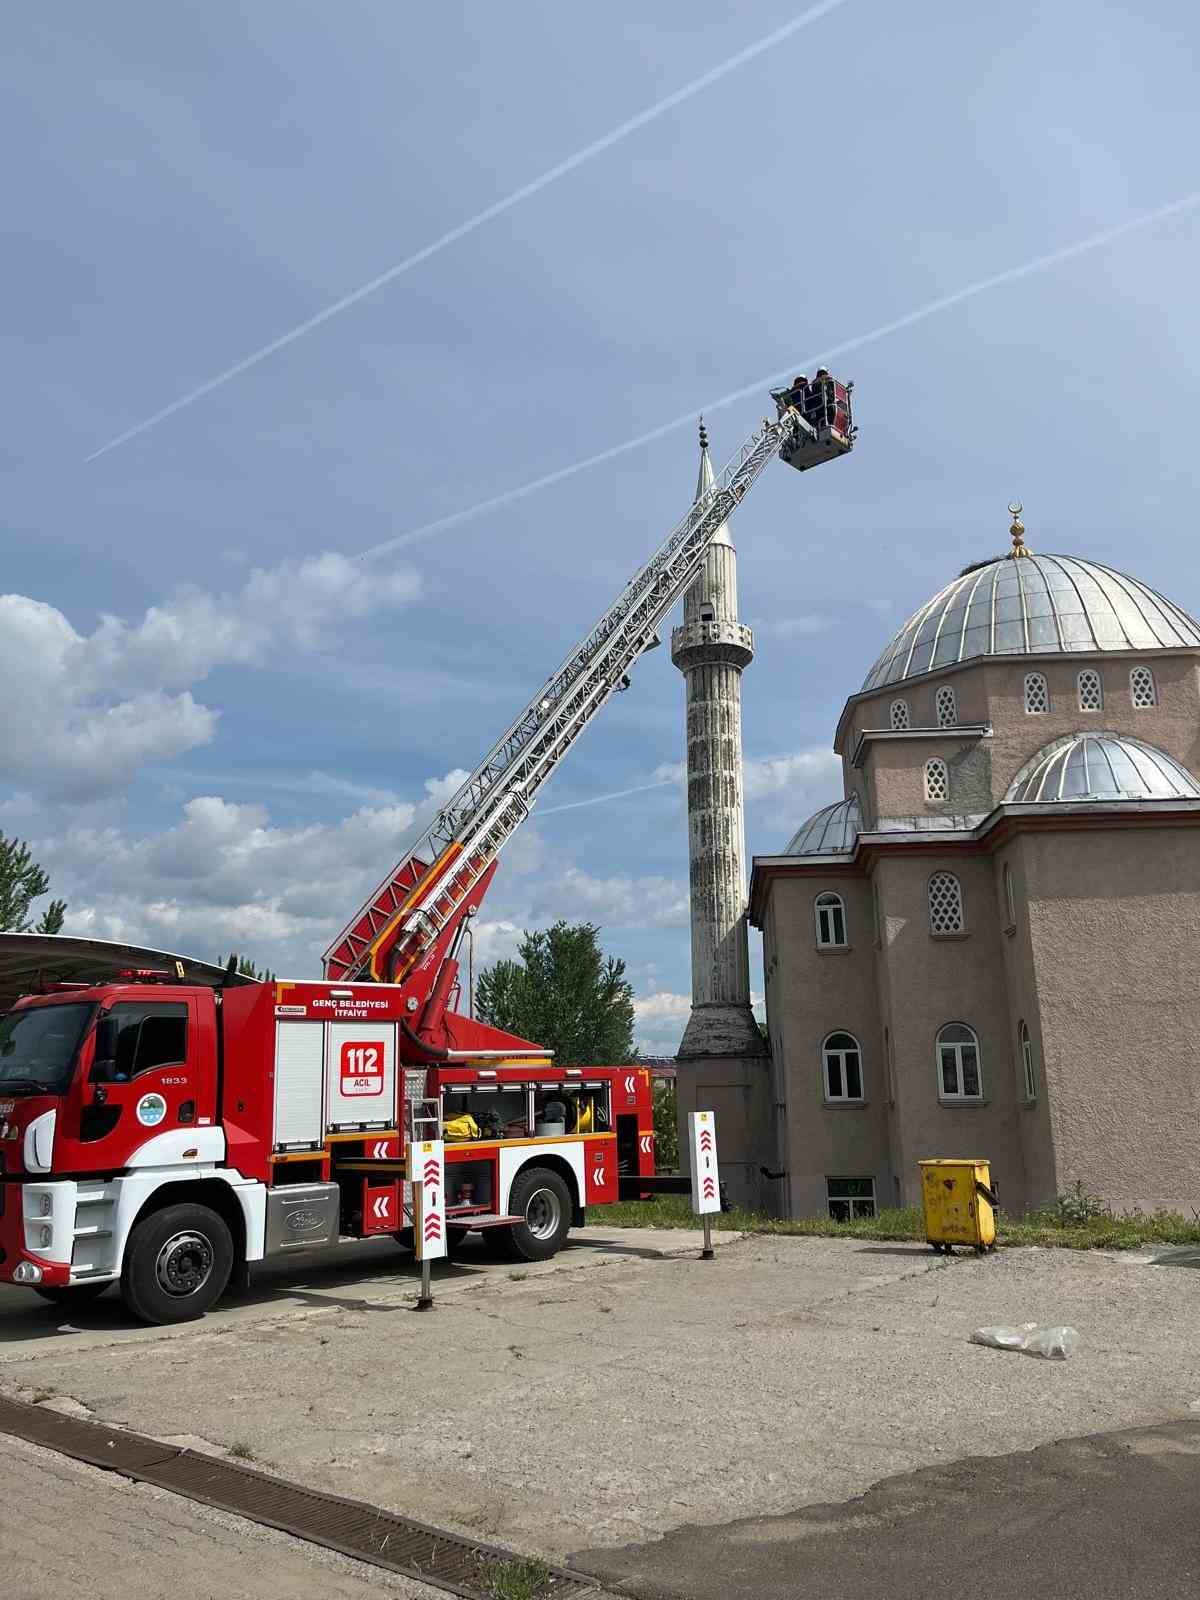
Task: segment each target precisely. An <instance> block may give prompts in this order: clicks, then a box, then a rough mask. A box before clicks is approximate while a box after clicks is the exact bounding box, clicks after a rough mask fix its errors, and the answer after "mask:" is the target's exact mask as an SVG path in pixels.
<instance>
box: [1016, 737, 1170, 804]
mask: <svg viewBox="0 0 1200 1600" xmlns="http://www.w3.org/2000/svg"><path fill="white" fill-rule="evenodd" d="M1004 798H1005V800H1008V801H1013V802H1025V803H1028V804H1039V803H1040V804H1044V803H1045V802H1047V801H1072V800H1077V801H1078V800H1200V784H1198V783H1197V782H1196V780H1195V778H1193V777H1192V775H1191V773H1190V772H1188V771H1187V769H1186V768H1185V767H1181V766H1180V764H1179V762H1178V761H1176V760H1175V759H1174V757H1173V756H1169V755H1167V754H1166V753H1165V751H1162V750H1156V749H1154V747H1153V746H1152V745H1148V744H1143V743H1142V741H1141V740H1140V739H1130V738H1128V737H1127V736H1126V735H1124V734H1116V733H1074V734H1070V735H1069V736H1068V737H1067V738H1065V739H1056V740H1055V742H1054V743H1053V744H1049V745H1047V746H1046V748H1045V749H1044V750H1040V751H1039V752H1038V754H1037V755H1036V756H1034V758H1033V760H1032V761H1031V762H1029V763H1028V764H1027V766H1026V767H1025V768H1024V769H1023V770H1022V771H1021V772H1019V773H1018V774H1017V777H1016V780H1015V781H1014V783H1013V785H1012V787H1011V788H1010V789H1009V791H1008V793H1007V794H1006V795H1005V797H1004Z"/></svg>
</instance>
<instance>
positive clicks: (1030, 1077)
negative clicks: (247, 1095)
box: [1017, 1021, 1037, 1100]
mask: <svg viewBox="0 0 1200 1600" xmlns="http://www.w3.org/2000/svg"><path fill="white" fill-rule="evenodd" d="M1017 1040H1018V1042H1019V1044H1020V1046H1021V1066H1022V1068H1023V1069H1024V1072H1025V1098H1026V1100H1036V1099H1037V1067H1036V1066H1035V1064H1034V1060H1033V1040H1032V1039H1031V1038H1030V1037H1029V1029H1028V1028H1027V1027H1026V1026H1025V1023H1024V1021H1022V1022H1021V1023H1019V1024H1018V1027H1017Z"/></svg>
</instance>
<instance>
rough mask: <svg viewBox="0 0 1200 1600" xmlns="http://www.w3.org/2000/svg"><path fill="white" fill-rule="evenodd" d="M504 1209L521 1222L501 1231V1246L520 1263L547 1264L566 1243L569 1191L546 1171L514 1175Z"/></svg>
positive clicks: (535, 1169)
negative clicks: (504, 1246) (502, 1244)
mask: <svg viewBox="0 0 1200 1600" xmlns="http://www.w3.org/2000/svg"><path fill="white" fill-rule="evenodd" d="M508 1209H509V1211H510V1212H512V1213H513V1215H514V1216H519V1217H522V1218H523V1219H524V1220H523V1221H521V1222H517V1223H514V1224H513V1226H512V1227H511V1228H506V1229H504V1230H503V1237H504V1241H505V1244H506V1245H507V1246H508V1248H509V1250H510V1251H511V1253H512V1254H513V1255H515V1256H518V1257H520V1259H521V1260H522V1261H548V1260H549V1258H550V1257H551V1256H552V1255H556V1254H557V1253H558V1251H559V1250H561V1249H562V1247H563V1245H564V1244H565V1243H566V1240H567V1234H568V1233H570V1231H571V1191H570V1190H569V1189H568V1188H567V1185H566V1182H565V1180H564V1179H563V1178H561V1177H560V1176H559V1174H558V1173H557V1172H552V1171H551V1169H550V1168H549V1167H526V1168H525V1170H524V1171H523V1172H518V1173H517V1175H516V1177H515V1178H514V1179H513V1185H512V1188H511V1189H510V1190H509V1194H508ZM495 1231H496V1232H497V1233H500V1232H501V1230H500V1229H496V1230H495Z"/></svg>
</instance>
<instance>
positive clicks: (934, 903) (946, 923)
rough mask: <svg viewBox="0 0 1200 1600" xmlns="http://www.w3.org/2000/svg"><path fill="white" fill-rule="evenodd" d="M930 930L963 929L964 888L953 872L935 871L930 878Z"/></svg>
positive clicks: (947, 931) (956, 931) (937, 931)
mask: <svg viewBox="0 0 1200 1600" xmlns="http://www.w3.org/2000/svg"><path fill="white" fill-rule="evenodd" d="M929 931H930V933H961V932H962V931H963V902H962V889H961V887H960V885H959V882H958V879H957V878H956V877H955V876H954V874H953V873H952V872H935V873H934V875H933V877H932V878H930V880H929Z"/></svg>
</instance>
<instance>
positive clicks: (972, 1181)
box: [917, 1160, 996, 1255]
mask: <svg viewBox="0 0 1200 1600" xmlns="http://www.w3.org/2000/svg"><path fill="white" fill-rule="evenodd" d="M917 1165H918V1166H919V1167H920V1169H921V1198H922V1200H923V1201H924V1205H925V1237H926V1239H928V1241H929V1243H930V1244H931V1245H932V1246H933V1248H934V1249H935V1250H944V1251H945V1252H946V1254H947V1255H949V1254H951V1253H952V1252H953V1249H954V1246H955V1245H956V1244H966V1245H970V1246H971V1247H972V1249H974V1250H977V1251H978V1252H979V1254H980V1255H982V1254H983V1252H984V1251H985V1250H994V1249H995V1248H996V1191H995V1188H994V1187H993V1184H992V1169H991V1166H990V1164H989V1163H988V1162H986V1161H944V1160H938V1161H918V1163H917Z"/></svg>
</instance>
